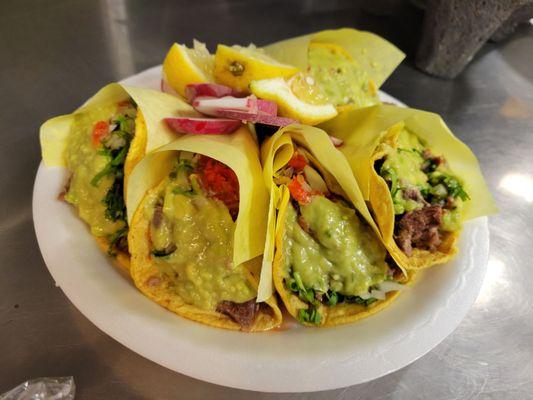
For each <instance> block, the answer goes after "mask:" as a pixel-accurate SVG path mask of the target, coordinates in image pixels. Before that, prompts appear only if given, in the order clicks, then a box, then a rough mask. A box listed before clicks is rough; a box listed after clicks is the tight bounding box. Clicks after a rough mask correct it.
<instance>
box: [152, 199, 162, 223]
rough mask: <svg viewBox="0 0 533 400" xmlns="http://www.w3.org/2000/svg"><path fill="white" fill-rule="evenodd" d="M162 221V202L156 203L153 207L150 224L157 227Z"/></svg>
mask: <svg viewBox="0 0 533 400" xmlns="http://www.w3.org/2000/svg"><path fill="white" fill-rule="evenodd" d="M161 222H163V204H156V205H155V207H154V216H153V218H152V226H153V227H154V228H155V229H158V228H159V227H160V226H161Z"/></svg>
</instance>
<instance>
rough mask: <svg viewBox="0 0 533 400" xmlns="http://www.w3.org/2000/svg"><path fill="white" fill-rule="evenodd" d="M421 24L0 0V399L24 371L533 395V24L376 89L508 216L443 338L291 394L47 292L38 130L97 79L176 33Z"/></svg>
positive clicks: (396, 32) (404, 29)
mask: <svg viewBox="0 0 533 400" xmlns="http://www.w3.org/2000/svg"><path fill="white" fill-rule="evenodd" d="M420 23H421V13H420V12H419V11H417V10H416V9H412V8H410V7H409V6H404V7H400V8H399V9H398V10H395V13H394V15H393V16H391V17H385V18H377V17H372V16H368V15H366V14H364V13H363V12H362V11H361V10H360V9H359V7H358V6H357V2H355V1H342V0H337V1H334V2H321V1H318V0H316V1H313V0H308V1H301V2H296V1H283V2H282V1H268V0H264V1H237V0H235V1H227V0H226V1H223V0H220V1H217V2H208V1H200V0H197V1H195V2H185V1H183V2H176V1H166V2H165V1H123V0H122V1H121V0H108V1H99V2H97V1H91V0H87V1H74V0H49V1H37V0H36V1H25V0H22V1H16V2H15V1H3V2H0V188H1V192H0V193H1V195H0V255H1V257H0V299H1V300H0V393H2V392H4V391H6V390H8V389H9V388H11V387H13V386H15V385H17V384H18V383H20V382H22V381H24V380H26V379H28V378H33V377H38V376H62V375H73V376H74V377H75V380H76V383H77V386H78V396H77V398H78V399H100V398H102V399H104V398H105V399H114V398H117V399H118V398H127V399H155V398H157V399H167V398H168V399H170V398H177V399H178V398H179V399H181V398H183V399H204V398H217V399H245V398H252V397H254V398H257V399H259V398H261V399H274V398H284V399H288V398H294V399H300V398H302V399H303V398H306V399H307V398H309V399H335V398H337V399H433V400H440V399H531V398H533V361H532V360H533V294H532V290H533V273H532V272H533V230H532V228H531V225H533V26H529V27H524V28H522V29H520V31H519V32H517V34H516V35H515V36H513V38H511V39H510V40H508V41H506V42H504V43H501V44H498V45H493V44H490V45H487V46H486V47H485V48H484V49H483V50H482V52H481V54H478V55H477V56H476V58H475V59H474V61H473V62H472V64H471V65H470V66H469V68H468V70H467V71H466V72H465V73H463V74H462V75H461V76H459V77H458V78H457V79H456V80H454V81H442V80H438V79H434V78H431V77H428V76H426V75H424V74H422V73H420V72H418V71H417V70H415V69H414V68H413V67H412V65H411V62H410V61H409V60H407V61H405V62H404V64H403V65H402V66H400V67H399V68H398V70H397V71H396V72H395V74H394V76H393V77H391V78H390V79H389V81H387V83H386V84H385V86H384V90H385V91H387V92H389V93H390V94H392V95H393V96H395V97H397V98H399V99H401V100H402V101H404V102H406V103H407V104H409V105H411V106H413V107H418V108H424V109H427V110H430V111H434V112H437V113H440V114H441V115H442V116H443V117H444V118H445V120H446V121H447V122H448V124H449V125H450V127H451V128H452V130H453V131H454V132H455V133H456V134H457V135H458V136H459V137H460V138H461V139H463V140H464V141H465V142H466V143H467V144H468V145H470V146H471V147H472V148H473V150H474V152H475V153H476V154H477V156H478V157H479V159H480V162H481V165H482V167H483V170H484V172H485V176H486V178H487V180H488V182H489V185H490V187H491V189H492V192H493V193H494V195H495V197H496V200H497V202H498V204H499V207H500V210H501V212H500V214H499V215H497V216H495V217H492V218H491V219H490V227H491V254H490V261H489V266H488V274H487V277H486V279H485V282H484V284H483V289H482V291H481V294H480V295H479V297H478V299H477V301H476V304H475V306H474V307H473V308H472V310H471V311H470V313H469V314H468V316H467V317H466V319H465V320H464V321H463V323H462V324H461V325H460V326H459V328H458V329H457V330H456V331H455V332H454V333H453V334H452V335H451V336H450V337H448V338H447V339H446V340H445V341H444V342H443V343H442V344H440V345H439V346H437V347H436V348H435V349H434V350H433V351H432V352H430V353H429V354H427V355H426V356H425V357H423V358H421V359H420V360H418V361H417V362H415V363H413V364H412V365H410V366H408V367H405V368H403V369H402V370H400V371H398V372H396V373H393V374H391V375H389V376H386V377H383V378H381V379H378V380H375V381H373V382H369V383H366V384H362V385H357V386H353V387H349V388H346V389H340V390H335V391H331V392H320V393H309V394H292V395H289V394H282V395H274V394H254V393H251V392H245V391H239V390H235V389H228V388H223V387H219V386H215V385H211V384H208V383H203V382H200V381H197V380H194V379H191V378H188V377H186V376H182V375H179V374H176V373H174V372H172V371H169V370H167V369H165V368H163V367H160V366H158V365H156V364H154V363H152V362H150V361H148V360H146V359H144V358H142V357H140V356H138V355H137V354H135V353H133V352H131V351H130V350H128V349H127V348H125V347H123V346H122V345H120V344H118V343H117V342H115V341H114V340H113V339H111V338H109V337H107V336H106V335H105V334H103V333H102V332H100V331H99V330H98V329H97V328H96V327H95V326H93V325H92V324H91V323H90V322H89V321H88V320H87V319H86V318H85V317H84V316H83V315H81V314H80V313H79V312H78V311H77V310H76V309H75V308H74V307H73V306H72V305H71V304H70V302H69V301H68V299H67V298H66V297H65V296H64V295H63V293H62V292H61V291H60V290H59V289H58V288H56V287H55V286H54V282H53V280H52V278H51V276H50V275H49V273H48V271H47V269H46V267H45V265H44V263H43V260H42V258H41V255H40V252H39V249H38V247H37V242H36V239H35V235H34V232H33V224H32V214H31V193H32V185H33V180H34V176H35V172H36V169H37V165H38V163H39V160H40V150H39V142H38V128H39V125H40V124H41V123H42V122H43V121H44V120H46V119H47V118H49V117H51V116H54V115H57V114H62V113H67V112H70V111H71V110H72V109H73V108H74V107H75V106H76V105H78V104H80V103H81V102H83V101H84V100H85V99H86V98H88V97H89V96H90V95H92V94H93V93H94V92H95V91H96V90H97V89H99V88H100V87H101V86H103V85H104V84H105V83H107V82H110V81H115V80H119V79H121V78H124V77H126V76H128V75H130V74H133V73H136V72H139V71H141V70H143V69H145V68H148V67H150V66H153V65H155V64H159V63H160V62H161V60H162V59H163V57H164V55H165V53H166V51H167V49H168V47H169V45H170V44H171V43H172V42H173V41H180V42H189V41H190V40H191V39H192V38H193V37H196V38H198V39H201V40H204V41H206V42H207V43H208V44H209V45H210V46H214V45H215V44H216V43H217V42H223V43H241V44H246V43H248V42H249V41H253V42H255V43H256V44H259V45H261V44H266V43H268V42H272V41H275V40H278V39H281V38H284V37H288V36H294V35H297V34H302V33H306V32H310V31H314V30H319V29H322V28H328V27H339V26H355V27H359V28H362V29H370V30H373V31H375V32H377V33H379V34H381V35H383V36H385V37H386V38H388V39H389V40H391V41H392V42H394V43H396V44H397V45H399V46H400V47H401V48H402V49H404V50H406V51H407V52H408V53H409V54H412V51H413V49H414V48H415V42H416V38H417V34H418V31H419V28H420ZM65 251H68V249H65ZM80 284H83V282H80ZM147 340H149V338H147ZM184 362H186V361H184Z"/></svg>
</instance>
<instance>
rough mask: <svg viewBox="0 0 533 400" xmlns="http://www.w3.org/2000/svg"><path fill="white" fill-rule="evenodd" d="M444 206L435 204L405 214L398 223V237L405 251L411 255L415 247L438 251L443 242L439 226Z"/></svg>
mask: <svg viewBox="0 0 533 400" xmlns="http://www.w3.org/2000/svg"><path fill="white" fill-rule="evenodd" d="M441 222H442V207H441V206H438V205H433V206H429V207H425V208H422V209H421V210H416V211H410V212H408V213H406V214H404V215H403V216H402V217H401V218H400V220H399V221H398V222H397V223H396V239H397V243H398V245H399V246H400V248H401V249H402V250H403V252H404V253H405V254H406V255H408V256H410V255H411V254H412V252H413V247H416V248H418V249H423V250H429V251H436V250H437V247H438V246H439V244H440V243H441V237H440V235H439V226H440V224H441Z"/></svg>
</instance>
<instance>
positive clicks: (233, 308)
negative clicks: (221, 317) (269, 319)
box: [217, 298, 259, 328]
mask: <svg viewBox="0 0 533 400" xmlns="http://www.w3.org/2000/svg"><path fill="white" fill-rule="evenodd" d="M257 311H259V303H256V302H255V298H254V299H252V300H248V301H246V302H244V303H235V302H234V301H227V300H224V301H221V302H220V303H218V306H217V312H219V313H222V314H226V315H227V316H228V317H230V318H231V319H232V320H234V321H235V322H237V323H238V324H239V325H240V326H241V327H243V328H250V327H251V326H252V324H253V322H254V319H255V314H256V313H257Z"/></svg>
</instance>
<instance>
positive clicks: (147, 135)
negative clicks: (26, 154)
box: [40, 83, 198, 169]
mask: <svg viewBox="0 0 533 400" xmlns="http://www.w3.org/2000/svg"><path fill="white" fill-rule="evenodd" d="M129 97H131V98H132V99H133V100H134V101H135V102H136V103H137V105H138V111H139V114H140V115H141V116H142V117H139V118H138V119H137V123H136V126H137V128H138V127H139V123H140V121H142V120H144V121H142V122H141V123H142V124H145V125H143V126H141V128H140V129H136V133H135V138H134V140H133V141H132V143H131V147H130V151H129V154H128V157H129V158H131V156H130V153H131V154H132V155H136V156H137V157H133V158H139V157H138V154H139V153H140V154H143V153H144V152H150V151H152V150H154V149H156V148H158V147H160V146H162V145H165V144H167V143H169V142H170V141H172V140H174V139H175V138H176V137H177V135H176V134H175V133H173V132H172V131H171V130H170V129H169V128H168V127H167V126H166V124H165V123H164V121H163V118H165V117H173V116H197V115H198V113H196V111H194V109H193V108H192V107H191V106H190V105H189V104H187V103H186V102H185V101H183V100H182V99H180V98H177V97H174V96H171V95H168V94H166V93H162V92H158V91H155V90H150V89H143V88H138V87H133V86H127V85H122V84H118V83H111V84H109V85H107V86H105V87H103V88H102V89H100V90H99V91H98V92H97V93H96V94H95V95H94V96H93V97H91V98H90V99H89V100H87V102H86V103H85V104H84V105H83V106H81V107H80V108H78V109H77V110H76V111H74V112H73V113H72V114H68V115H61V116H59V117H55V118H52V119H49V120H48V121H46V122H45V123H44V124H43V125H42V126H41V130H40V140H41V151H42V157H43V162H44V165H46V166H47V167H64V166H65V159H64V152H65V147H66V145H67V138H68V135H69V133H70V128H71V126H72V123H73V122H74V118H75V116H76V114H80V113H84V112H90V110H91V108H92V107H96V106H99V105H105V104H115V103H118V102H120V101H123V100H127V99H128V98H129ZM126 164H127V161H126ZM126 169H127V167H126Z"/></svg>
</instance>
